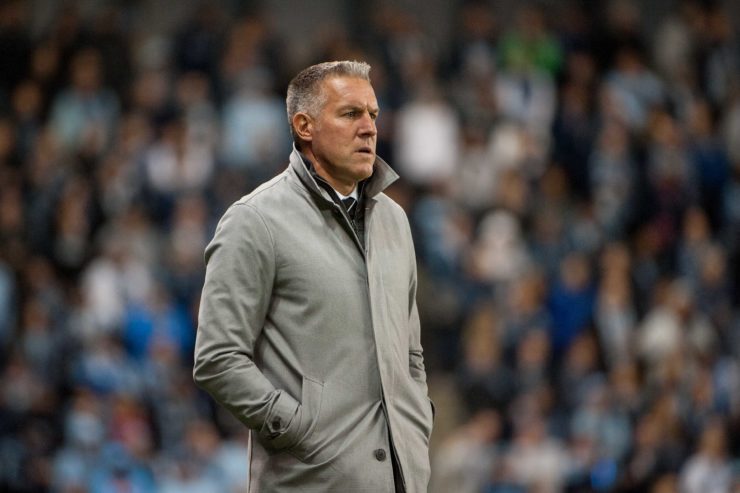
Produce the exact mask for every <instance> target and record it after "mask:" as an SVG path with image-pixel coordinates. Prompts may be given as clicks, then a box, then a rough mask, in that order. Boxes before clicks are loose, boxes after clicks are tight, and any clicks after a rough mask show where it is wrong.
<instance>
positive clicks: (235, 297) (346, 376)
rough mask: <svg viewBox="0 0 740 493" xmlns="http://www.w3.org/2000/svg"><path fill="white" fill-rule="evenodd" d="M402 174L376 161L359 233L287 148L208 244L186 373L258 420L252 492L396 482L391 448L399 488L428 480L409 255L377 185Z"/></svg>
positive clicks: (376, 488) (369, 488) (250, 420)
mask: <svg viewBox="0 0 740 493" xmlns="http://www.w3.org/2000/svg"><path fill="white" fill-rule="evenodd" d="M397 178H398V177H397V175H396V174H395V173H394V172H393V170H391V168H390V167H389V166H388V165H387V164H386V163H385V162H384V161H382V160H381V159H377V160H376V162H375V169H374V173H373V176H372V177H371V178H370V179H369V182H368V183H367V184H366V186H365V189H364V194H365V238H366V240H365V245H361V244H360V241H359V239H358V238H357V236H356V235H355V233H354V230H353V229H352V227H351V225H350V222H349V220H348V218H347V217H346V214H345V213H344V212H343V209H342V208H341V207H339V206H338V205H337V204H335V202H334V201H333V200H332V199H331V197H330V196H329V194H328V193H327V191H326V190H324V189H323V188H321V187H320V186H318V185H317V184H316V181H315V180H314V179H313V177H312V176H311V174H310V173H309V172H308V170H307V169H306V167H305V165H304V164H303V161H302V160H301V158H300V155H299V154H298V152H296V151H295V150H294V151H293V153H292V154H291V157H290V165H289V166H288V168H287V169H286V170H285V171H284V172H283V173H281V174H280V175H278V176H277V177H275V178H273V179H272V180H270V181H269V182H267V183H265V184H263V185H262V186H260V187H259V188H257V189H256V190H255V191H254V192H252V193H251V194H249V195H247V196H245V197H243V198H242V199H241V200H239V201H237V202H236V203H235V204H233V205H232V206H231V207H230V208H229V209H228V210H227V211H226V213H225V214H224V216H223V217H222V219H221V221H220V223H219V225H218V227H217V229H216V233H215V236H214V238H213V241H212V242H211V243H210V244H209V245H208V247H207V248H206V264H207V268H206V279H205V285H204V287H203V295H202V299H201V305H200V313H199V320H198V335H197V342H196V347H195V367H194V378H195V381H196V383H197V384H198V385H199V386H201V387H202V388H203V389H205V390H206V391H208V392H209V393H210V394H211V395H212V396H213V397H214V398H215V399H216V401H218V402H219V403H220V404H222V405H223V406H224V407H226V408H227V409H228V410H229V411H231V413H233V414H234V415H235V416H236V417H237V418H238V419H239V420H240V421H241V422H242V423H244V424H245V425H246V426H247V427H249V428H250V429H251V430H252V432H251V435H252V445H253V447H252V449H253V454H252V458H251V462H252V466H253V467H252V469H251V475H250V476H251V481H250V487H251V488H250V491H259V492H260V493H270V492H279V493H289V492H298V491H301V492H372V493H383V492H393V491H394V487H393V471H392V465H391V453H390V452H391V450H390V447H393V450H394V451H395V456H396V457H397V458H398V463H399V465H400V467H401V470H402V475H403V480H404V482H405V485H406V490H407V492H408V493H423V492H426V491H427V483H428V480H429V474H430V470H429V454H428V444H429V436H430V434H431V431H432V418H433V417H432V408H431V403H430V401H429V399H428V397H427V385H426V375H425V372H424V362H423V357H422V348H421V344H420V340H419V318H418V314H417V310H416V301H415V298H416V261H415V256H414V249H413V244H412V241H411V234H410V230H409V225H408V220H407V218H406V215H405V214H404V212H403V210H402V209H401V207H400V206H399V205H398V204H396V203H395V202H393V201H392V200H391V199H390V198H388V197H387V196H386V195H385V194H383V193H382V190H383V189H385V188H386V187H387V186H388V185H390V184H391V183H392V182H393V181H395V180H396V179H397ZM255 465H258V466H259V467H258V468H255V467H254V466H255ZM258 469H259V470H258Z"/></svg>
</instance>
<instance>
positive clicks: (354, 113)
mask: <svg viewBox="0 0 740 493" xmlns="http://www.w3.org/2000/svg"><path fill="white" fill-rule="evenodd" d="M359 115H360V112H359V111H357V110H351V111H348V112H346V113H345V114H344V116H346V117H349V118H357V117H358V116H359Z"/></svg>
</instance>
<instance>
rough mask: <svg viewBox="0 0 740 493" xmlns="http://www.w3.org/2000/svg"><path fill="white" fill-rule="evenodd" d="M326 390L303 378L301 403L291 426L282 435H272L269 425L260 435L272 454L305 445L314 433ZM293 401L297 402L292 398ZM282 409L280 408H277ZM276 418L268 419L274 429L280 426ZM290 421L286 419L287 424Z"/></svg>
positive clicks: (260, 438)
mask: <svg viewBox="0 0 740 493" xmlns="http://www.w3.org/2000/svg"><path fill="white" fill-rule="evenodd" d="M323 390H324V384H323V383H321V382H319V381H318V380H314V379H313V378H310V377H305V376H304V377H303V381H302V385H301V401H300V402H299V403H298V407H297V408H296V410H295V414H294V415H293V416H292V419H290V424H289V425H288V426H287V427H286V428H285V429H284V430H283V431H282V432H280V433H272V434H271V433H270V431H271V430H270V429H269V428H268V426H269V425H265V426H264V427H263V429H262V430H261V431H260V434H259V438H258V439H259V441H260V443H262V444H263V445H264V447H265V449H267V451H268V452H270V453H273V454H274V453H278V452H282V451H285V450H291V449H293V448H295V447H298V446H299V445H300V444H301V443H303V442H304V441H305V440H306V438H308V436H309V435H310V434H311V433H312V432H313V429H314V428H315V426H316V421H317V419H318V415H319V411H320V410H321V400H322V394H323ZM286 395H287V394H286ZM290 400H291V401H293V402H295V401H294V400H293V399H292V398H291V399H290ZM276 407H278V408H279V407H280V406H276ZM273 419H274V418H273V417H270V418H268V423H274V424H273V428H277V427H278V426H279V422H280V421H279V420H277V421H272V420H273ZM287 421H288V420H287V419H286V421H284V422H287Z"/></svg>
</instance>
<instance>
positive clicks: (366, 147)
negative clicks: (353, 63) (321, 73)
mask: <svg viewBox="0 0 740 493" xmlns="http://www.w3.org/2000/svg"><path fill="white" fill-rule="evenodd" d="M321 84H322V87H321V91H322V93H323V95H324V96H325V98H326V99H325V103H324V105H323V107H322V108H321V109H320V111H319V114H318V115H316V116H315V118H313V128H312V133H311V141H310V142H308V146H307V147H309V148H310V154H313V158H314V165H315V168H316V172H317V173H318V174H319V176H321V177H322V178H324V179H325V180H326V181H328V182H329V184H330V185H332V187H334V188H335V189H336V190H337V191H339V192H341V193H344V194H347V193H349V192H351V191H352V190H353V189H354V187H355V185H356V184H357V182H359V181H361V180H364V179H365V178H368V177H369V176H370V175H372V173H373V163H374V162H375V144H376V140H377V130H376V128H375V119H376V118H377V116H378V101H377V99H376V98H375V91H373V88H372V86H371V85H370V82H368V81H366V80H364V79H360V78H357V77H331V78H329V79H326V80H324V81H323V82H322V83H321Z"/></svg>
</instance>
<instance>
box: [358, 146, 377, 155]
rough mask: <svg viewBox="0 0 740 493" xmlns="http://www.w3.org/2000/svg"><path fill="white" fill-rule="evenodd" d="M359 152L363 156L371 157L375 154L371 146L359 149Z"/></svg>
mask: <svg viewBox="0 0 740 493" xmlns="http://www.w3.org/2000/svg"><path fill="white" fill-rule="evenodd" d="M357 152H359V153H361V154H369V155H372V154H374V152H373V150H372V148H371V147H370V146H364V147H360V148H359V149H357Z"/></svg>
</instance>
